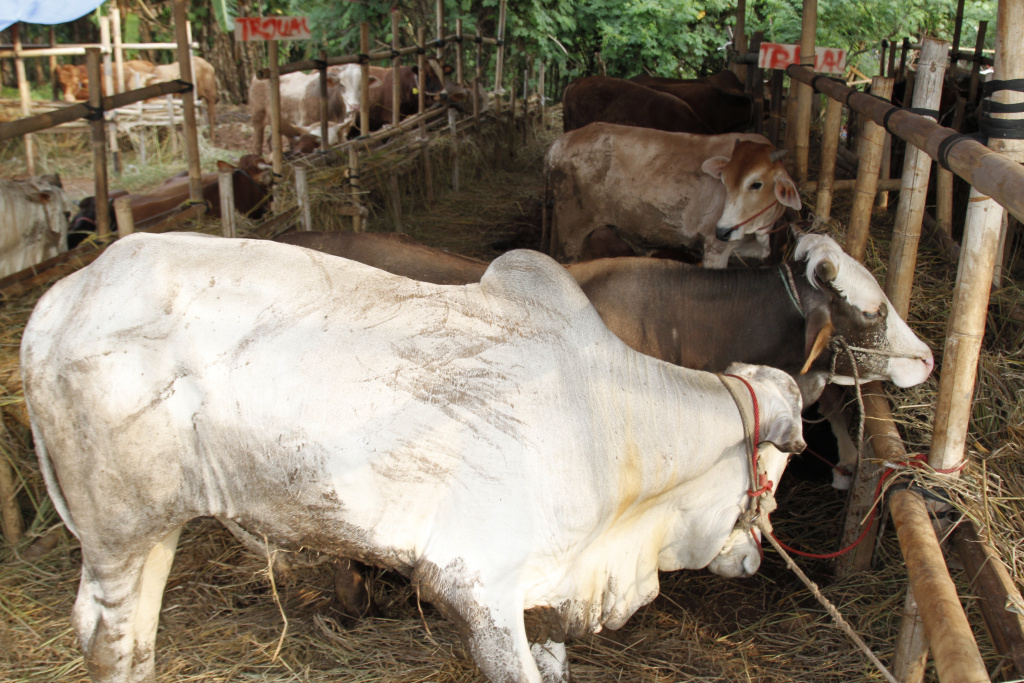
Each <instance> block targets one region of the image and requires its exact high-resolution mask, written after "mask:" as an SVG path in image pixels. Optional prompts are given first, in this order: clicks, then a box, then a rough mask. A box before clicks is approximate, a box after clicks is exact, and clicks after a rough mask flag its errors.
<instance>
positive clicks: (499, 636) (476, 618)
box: [444, 589, 568, 683]
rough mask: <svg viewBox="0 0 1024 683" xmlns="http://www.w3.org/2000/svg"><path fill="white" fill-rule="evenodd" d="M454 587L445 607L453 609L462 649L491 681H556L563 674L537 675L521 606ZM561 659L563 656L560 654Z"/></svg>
mask: <svg viewBox="0 0 1024 683" xmlns="http://www.w3.org/2000/svg"><path fill="white" fill-rule="evenodd" d="M472 593H473V592H471V591H469V590H461V589H460V590H457V591H456V592H455V595H454V596H453V599H452V600H451V601H449V602H448V604H447V605H446V608H445V610H444V611H445V612H446V613H450V612H452V611H454V612H455V615H449V616H455V617H456V618H455V619H454V620H455V621H456V622H460V626H461V629H462V637H463V641H464V642H465V645H466V649H467V650H469V654H470V656H471V657H472V658H473V661H474V662H476V665H477V666H478V667H480V671H481V672H482V673H483V675H484V677H485V678H487V680H488V681H491V682H492V683H557V682H559V681H566V680H568V679H565V678H549V677H547V676H546V675H545V676H541V672H540V669H538V668H537V661H536V660H535V659H534V656H533V653H532V652H531V648H530V642H529V640H528V639H527V637H526V626H525V624H524V621H523V606H522V602H519V604H518V606H517V605H515V604H514V603H512V602H510V601H509V600H508V599H507V598H506V599H504V600H502V602H501V603H500V606H499V605H498V604H496V603H493V602H490V601H483V602H481V596H480V594H479V592H475V594H472ZM563 659H564V656H563Z"/></svg>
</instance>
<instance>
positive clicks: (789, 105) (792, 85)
mask: <svg viewBox="0 0 1024 683" xmlns="http://www.w3.org/2000/svg"><path fill="white" fill-rule="evenodd" d="M799 84H800V82H799V81H798V80H796V79H795V78H791V79H789V92H788V93H786V137H785V140H786V143H785V145H783V147H784V148H785V149H788V150H790V153H789V154H787V155H786V156H785V157H783V159H782V165H783V166H785V167H786V172H787V173H789V174H790V175H791V176H793V177H796V154H794V153H793V151H794V150H795V149H796V129H797V125H796V92H797V90H796V88H797V86H798V85H799Z"/></svg>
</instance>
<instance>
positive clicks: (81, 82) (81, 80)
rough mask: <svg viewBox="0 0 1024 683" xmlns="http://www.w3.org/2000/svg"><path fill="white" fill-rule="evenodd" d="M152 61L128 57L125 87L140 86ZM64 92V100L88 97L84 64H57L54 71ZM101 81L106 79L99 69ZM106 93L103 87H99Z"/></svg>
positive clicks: (125, 69) (134, 87) (77, 100)
mask: <svg viewBox="0 0 1024 683" xmlns="http://www.w3.org/2000/svg"><path fill="white" fill-rule="evenodd" d="M154 68H155V67H154V65H153V63H152V62H148V61H146V60H145V59H129V60H127V61H126V62H125V63H124V80H125V88H126V89H128V90H135V89H137V88H141V87H142V85H143V82H144V81H145V77H146V76H147V75H148V74H149V73H151V72H152V71H153V69H154ZM54 73H56V75H57V81H58V82H59V83H60V87H61V90H62V91H63V93H64V101H65V102H80V101H84V100H87V99H89V71H88V69H87V67H86V66H85V64H58V65H57V69H56V71H55V72H54ZM100 78H101V83H103V84H105V83H106V81H105V80H103V79H105V77H104V75H103V71H102V70H101V71H100ZM101 90H102V92H104V93H106V89H105V88H101Z"/></svg>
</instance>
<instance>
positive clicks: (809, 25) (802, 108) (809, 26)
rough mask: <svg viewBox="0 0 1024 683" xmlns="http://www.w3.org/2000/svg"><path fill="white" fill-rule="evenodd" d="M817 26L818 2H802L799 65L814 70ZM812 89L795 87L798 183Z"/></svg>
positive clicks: (807, 144) (803, 174) (803, 172)
mask: <svg viewBox="0 0 1024 683" xmlns="http://www.w3.org/2000/svg"><path fill="white" fill-rule="evenodd" d="M817 26H818V0H804V11H803V27H802V30H801V34H800V64H802V65H805V66H807V67H808V68H810V69H811V70H812V71H813V70H814V34H815V31H816V29H817ZM813 96H814V89H813V88H811V86H809V85H806V84H805V83H798V85H797V113H796V175H797V180H798V182H804V181H806V180H807V162H808V157H809V154H810V149H811V98H812V97H813Z"/></svg>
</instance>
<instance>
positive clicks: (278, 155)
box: [267, 40, 284, 175]
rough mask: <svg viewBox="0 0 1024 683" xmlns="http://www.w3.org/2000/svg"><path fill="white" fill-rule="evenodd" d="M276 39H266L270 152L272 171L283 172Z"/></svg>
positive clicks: (279, 77)
mask: <svg viewBox="0 0 1024 683" xmlns="http://www.w3.org/2000/svg"><path fill="white" fill-rule="evenodd" d="M278 50H279V46H278V41H276V40H270V41H267V55H268V59H269V61H270V79H269V80H270V83H269V86H270V88H269V90H270V153H271V165H272V166H273V167H274V173H276V174H277V175H281V174H282V173H283V172H284V149H283V148H282V142H283V141H282V140H281V73H280V69H279V65H278Z"/></svg>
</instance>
